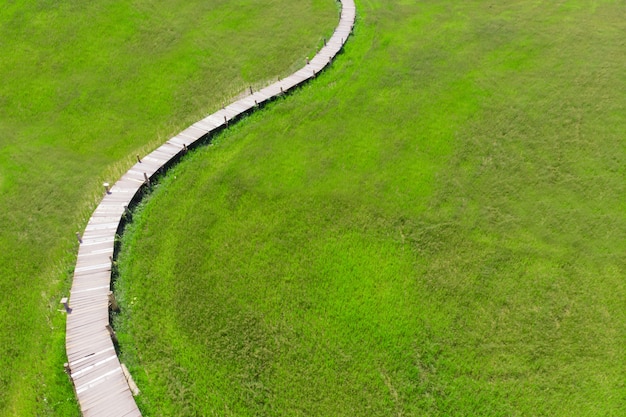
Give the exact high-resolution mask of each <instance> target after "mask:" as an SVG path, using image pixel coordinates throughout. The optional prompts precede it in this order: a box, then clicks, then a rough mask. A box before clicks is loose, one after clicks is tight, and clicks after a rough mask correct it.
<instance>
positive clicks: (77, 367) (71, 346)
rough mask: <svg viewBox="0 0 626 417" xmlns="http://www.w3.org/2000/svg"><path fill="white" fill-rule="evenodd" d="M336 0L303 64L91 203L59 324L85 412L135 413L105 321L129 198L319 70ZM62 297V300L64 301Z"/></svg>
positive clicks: (348, 5) (346, 28) (327, 55)
mask: <svg viewBox="0 0 626 417" xmlns="http://www.w3.org/2000/svg"><path fill="white" fill-rule="evenodd" d="M339 1H340V2H341V5H342V9H341V17H340V19H339V25H338V26H337V28H336V29H335V32H334V34H333V36H332V37H331V38H330V39H329V40H328V42H326V44H325V46H324V47H323V48H322V49H321V50H320V51H319V52H318V54H317V55H315V57H314V58H313V59H311V60H310V61H309V62H308V63H307V65H306V66H305V67H303V68H301V69H300V70H298V71H296V72H295V73H294V74H292V75H290V76H289V77H287V78H285V79H283V80H280V81H278V82H276V83H274V84H272V85H270V86H269V87H265V88H263V89H262V90H260V91H257V92H252V90H251V91H250V94H249V95H248V96H247V97H244V98H242V99H241V100H238V101H236V102H234V103H232V104H230V105H229V106H227V107H225V108H224V109H222V110H219V111H217V112H215V113H213V114H212V115H210V116H208V117H206V118H204V119H202V120H200V121H199V122H196V123H194V124H193V125H191V126H189V127H188V128H187V129H185V130H183V131H182V132H180V133H179V134H178V135H176V136H174V137H173V138H171V139H170V140H168V141H167V142H165V143H164V144H163V145H162V146H160V147H159V148H158V149H156V150H155V151H153V152H152V153H150V154H149V155H147V156H145V157H143V158H142V159H141V160H139V158H138V162H137V163H136V164H135V165H134V166H133V167H132V168H131V169H130V170H128V172H126V173H125V174H124V175H123V176H122V178H120V179H119V181H117V182H116V183H115V184H114V185H113V186H112V187H110V188H109V189H108V190H107V193H106V195H105V196H104V198H103V199H102V202H101V203H100V205H98V207H97V208H96V210H95V211H94V212H93V214H92V216H91V219H90V220H89V222H88V223H87V227H86V228H85V231H84V233H83V235H82V236H79V241H80V248H79V250H78V259H77V261H76V268H75V270H74V279H73V282H72V289H71V292H70V300H69V306H68V305H67V303H66V304H65V305H66V309H67V311H68V315H67V325H66V350H67V357H68V363H67V364H66V365H67V366H66V371H67V372H68V373H69V375H70V377H71V379H72V382H73V383H74V388H75V391H76V395H77V397H78V402H79V404H80V408H81V411H82V413H83V415H84V416H115V417H124V416H141V413H140V412H139V409H138V408H137V405H136V403H135V400H134V398H133V394H132V392H131V389H130V387H129V382H128V380H127V378H126V376H125V369H123V366H122V365H121V364H120V361H119V359H118V357H117V354H116V351H115V347H114V344H113V340H112V338H113V337H114V333H112V330H111V328H110V325H109V324H110V323H109V307H110V302H109V293H110V290H111V267H112V262H113V259H112V257H113V254H114V245H115V236H116V233H117V232H118V229H119V228H120V225H121V224H122V218H123V216H124V214H125V212H126V207H128V206H129V205H130V204H131V203H132V202H134V201H136V200H137V199H139V198H140V197H141V192H140V191H141V189H142V187H144V186H145V185H146V184H147V183H149V181H150V178H151V177H152V176H154V175H156V174H157V173H158V172H159V170H160V169H161V168H162V167H164V166H167V165H168V164H170V163H172V162H174V161H176V159H178V158H179V157H180V156H181V155H182V153H184V152H186V150H187V147H191V146H193V145H194V144H197V143H200V142H201V141H202V140H206V139H208V138H209V137H210V136H211V135H212V134H213V133H215V132H216V131H219V130H220V129H222V128H224V127H226V126H228V122H229V121H231V120H233V119H236V118H237V117H239V116H241V115H242V114H244V113H246V112H249V111H252V110H253V109H254V108H255V107H257V106H258V105H260V104H262V103H264V102H266V101H269V100H271V99H273V98H275V97H277V96H279V95H281V94H283V93H285V92H287V91H289V90H291V89H293V88H295V87H297V86H298V85H300V84H302V83H304V82H305V81H307V80H309V79H311V78H314V77H315V76H316V75H317V74H319V72H320V71H322V70H323V69H324V68H325V67H326V66H327V65H328V64H329V63H330V62H331V61H332V59H333V57H334V56H335V55H337V53H339V51H341V49H342V47H343V45H344V43H345V41H346V40H347V38H348V36H349V35H350V33H351V32H352V27H353V26H354V20H355V6H354V0H339ZM64 301H66V300H64Z"/></svg>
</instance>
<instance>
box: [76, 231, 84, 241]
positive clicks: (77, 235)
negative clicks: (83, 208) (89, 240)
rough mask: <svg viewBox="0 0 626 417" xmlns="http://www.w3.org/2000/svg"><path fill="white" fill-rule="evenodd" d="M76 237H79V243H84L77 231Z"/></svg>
mask: <svg viewBox="0 0 626 417" xmlns="http://www.w3.org/2000/svg"><path fill="white" fill-rule="evenodd" d="M76 239H78V243H83V238H82V237H81V236H80V233H78V232H76Z"/></svg>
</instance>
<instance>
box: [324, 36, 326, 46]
mask: <svg viewBox="0 0 626 417" xmlns="http://www.w3.org/2000/svg"><path fill="white" fill-rule="evenodd" d="M324 46H326V38H324Z"/></svg>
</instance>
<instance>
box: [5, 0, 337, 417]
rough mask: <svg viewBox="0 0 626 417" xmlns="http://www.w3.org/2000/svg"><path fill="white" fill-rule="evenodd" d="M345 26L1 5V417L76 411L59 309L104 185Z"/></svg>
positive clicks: (166, 4) (93, 6) (125, 8)
mask: <svg viewBox="0 0 626 417" xmlns="http://www.w3.org/2000/svg"><path fill="white" fill-rule="evenodd" d="M336 19H337V7H336V5H335V4H334V2H330V1H321V0H308V1H300V2H291V1H271V2H270V1H260V0H241V1H237V2H229V1H219V0H212V1H191V2H190V1H175V0H168V1H160V2H156V1H150V0H138V1H133V2H125V1H116V0H103V1H96V2H31V1H11V2H9V3H7V4H3V6H2V7H1V8H0V56H1V57H2V58H1V59H0V79H1V80H2V82H1V83H0V213H2V215H0V230H1V232H0V293H1V294H3V297H2V300H0V415H16V416H34V415H54V416H63V415H77V414H78V410H77V407H76V404H75V400H74V395H73V392H72V388H71V385H70V383H69V380H68V378H67V376H66V375H65V374H64V373H63V363H64V362H65V361H66V358H65V351H64V326H65V322H64V317H63V315H62V314H61V313H59V312H58V311H57V309H58V308H59V307H60V305H59V300H60V298H61V297H62V296H64V295H67V294H68V290H69V286H70V280H71V276H72V269H73V264H74V262H75V256H76V247H77V242H76V239H75V237H74V233H75V232H76V231H81V230H82V229H83V228H84V225H85V223H86V221H87V219H88V218H89V215H90V213H91V211H92V210H93V208H94V207H95V205H96V203H97V201H98V200H99V199H100V196H101V191H102V187H101V184H102V182H103V181H109V182H111V181H114V180H115V179H116V178H118V176H119V175H120V173H122V172H123V171H125V170H126V169H127V168H128V167H129V166H130V165H131V164H132V161H133V158H134V155H135V154H136V153H139V154H144V153H146V152H147V151H148V150H150V149H152V148H154V147H156V146H157V145H159V144H161V143H162V142H164V141H165V140H166V139H167V138H169V137H170V136H172V135H174V134H176V133H177V132H178V131H180V130H181V129H183V128H184V127H186V126H187V125H189V124H190V123H193V122H194V121H196V120H198V119H200V118H202V117H203V116H204V115H206V114H209V113H210V112H212V111H215V110H216V109H218V108H219V107H221V106H222V105H223V104H225V103H226V102H228V101H229V99H230V98H232V97H233V96H235V95H236V94H238V93H240V92H241V91H243V90H244V89H245V88H247V86H249V85H251V84H252V85H254V86H260V85H263V84H264V83H265V82H267V81H268V80H270V79H274V77H275V76H277V75H285V74H288V73H290V72H291V71H292V69H293V68H297V67H298V66H300V65H304V60H305V57H306V56H307V55H310V54H311V53H312V51H313V50H314V49H315V48H316V46H318V45H319V44H320V43H321V42H322V37H323V36H328V34H329V33H330V32H331V31H332V28H333V27H334V25H335V23H336Z"/></svg>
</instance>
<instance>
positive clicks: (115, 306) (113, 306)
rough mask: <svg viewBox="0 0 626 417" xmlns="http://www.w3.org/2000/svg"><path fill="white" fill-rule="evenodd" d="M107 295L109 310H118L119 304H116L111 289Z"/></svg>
mask: <svg viewBox="0 0 626 417" xmlns="http://www.w3.org/2000/svg"><path fill="white" fill-rule="evenodd" d="M108 297H109V307H111V310H113V311H115V312H118V311H120V306H119V305H118V304H117V300H116V299H115V294H113V291H109V293H108Z"/></svg>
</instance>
